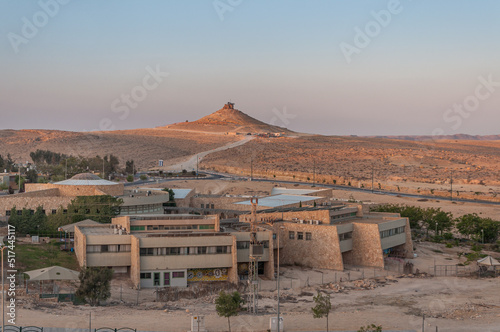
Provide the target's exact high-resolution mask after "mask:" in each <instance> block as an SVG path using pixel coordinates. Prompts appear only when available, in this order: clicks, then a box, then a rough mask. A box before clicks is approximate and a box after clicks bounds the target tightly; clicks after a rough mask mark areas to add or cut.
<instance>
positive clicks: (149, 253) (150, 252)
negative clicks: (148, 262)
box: [140, 248, 153, 256]
mask: <svg viewBox="0 0 500 332" xmlns="http://www.w3.org/2000/svg"><path fill="white" fill-rule="evenodd" d="M140 255H141V256H153V248H141V250H140Z"/></svg>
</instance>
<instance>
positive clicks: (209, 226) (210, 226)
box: [200, 225, 214, 229]
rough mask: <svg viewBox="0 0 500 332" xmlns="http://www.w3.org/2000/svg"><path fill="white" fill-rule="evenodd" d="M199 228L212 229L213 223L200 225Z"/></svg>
mask: <svg viewBox="0 0 500 332" xmlns="http://www.w3.org/2000/svg"><path fill="white" fill-rule="evenodd" d="M200 229H214V225H200Z"/></svg>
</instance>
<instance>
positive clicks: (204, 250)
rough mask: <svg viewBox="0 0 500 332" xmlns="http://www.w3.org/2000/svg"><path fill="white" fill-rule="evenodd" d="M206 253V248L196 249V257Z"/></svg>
mask: <svg viewBox="0 0 500 332" xmlns="http://www.w3.org/2000/svg"><path fill="white" fill-rule="evenodd" d="M206 253H207V247H198V255H204V254H206Z"/></svg>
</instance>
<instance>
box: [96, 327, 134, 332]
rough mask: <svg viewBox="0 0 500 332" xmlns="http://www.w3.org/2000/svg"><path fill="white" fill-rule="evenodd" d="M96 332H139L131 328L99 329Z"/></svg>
mask: <svg viewBox="0 0 500 332" xmlns="http://www.w3.org/2000/svg"><path fill="white" fill-rule="evenodd" d="M94 332H137V330H136V329H132V328H130V327H122V328H119V329H113V328H110V327H101V328H99V329H94Z"/></svg>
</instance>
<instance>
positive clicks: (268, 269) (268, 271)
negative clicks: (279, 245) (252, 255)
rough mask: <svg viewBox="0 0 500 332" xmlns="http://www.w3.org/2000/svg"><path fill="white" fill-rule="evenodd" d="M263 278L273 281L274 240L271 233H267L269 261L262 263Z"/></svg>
mask: <svg viewBox="0 0 500 332" xmlns="http://www.w3.org/2000/svg"><path fill="white" fill-rule="evenodd" d="M264 276H265V277H266V278H268V279H271V280H274V279H275V278H274V240H273V232H269V261H268V262H266V263H264Z"/></svg>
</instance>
